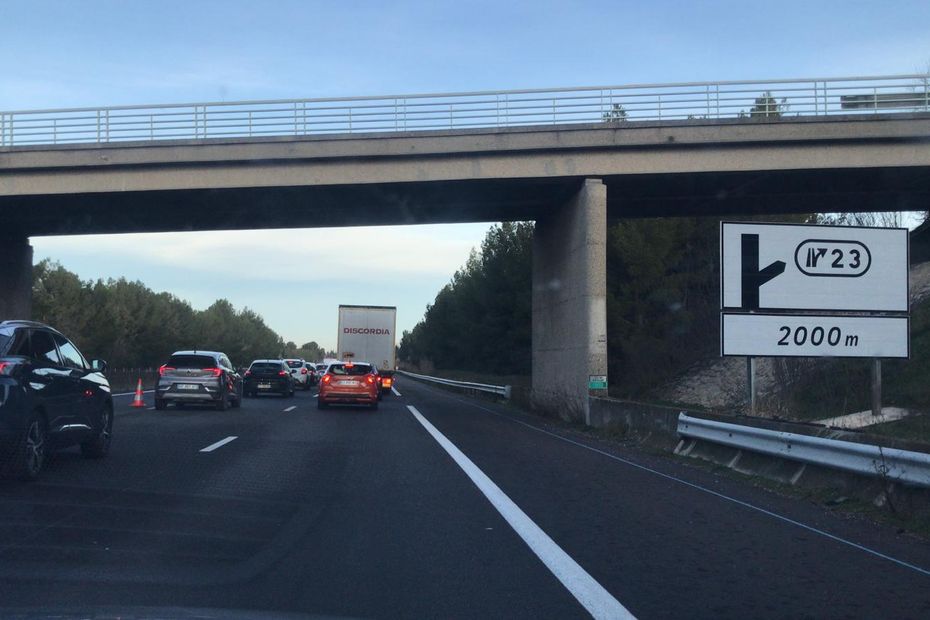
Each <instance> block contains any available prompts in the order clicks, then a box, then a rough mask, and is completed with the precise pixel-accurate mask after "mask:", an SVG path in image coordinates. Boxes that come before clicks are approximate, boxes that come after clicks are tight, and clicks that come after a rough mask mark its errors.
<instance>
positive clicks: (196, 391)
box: [155, 351, 242, 411]
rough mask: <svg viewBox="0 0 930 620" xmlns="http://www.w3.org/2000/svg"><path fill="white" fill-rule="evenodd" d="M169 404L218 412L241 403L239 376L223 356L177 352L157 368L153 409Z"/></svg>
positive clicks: (205, 352) (211, 353)
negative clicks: (197, 405)
mask: <svg viewBox="0 0 930 620" xmlns="http://www.w3.org/2000/svg"><path fill="white" fill-rule="evenodd" d="M168 403H174V404H175V406H176V407H183V406H184V405H185V404H186V403H203V404H212V405H213V406H215V407H216V409H217V410H218V411H225V410H226V407H228V406H232V407H238V406H240V405H241V404H242V377H241V376H240V375H239V373H238V372H236V371H235V370H234V369H233V365H232V362H230V361H229V358H228V357H227V356H226V354H225V353H219V352H217V351H177V352H175V353H174V354H173V355H172V356H171V359H169V360H168V362H167V363H166V364H164V365H163V366H162V367H161V368H159V369H158V384H157V385H156V387H155V408H156V409H158V410H163V409H165V408H167V407H168Z"/></svg>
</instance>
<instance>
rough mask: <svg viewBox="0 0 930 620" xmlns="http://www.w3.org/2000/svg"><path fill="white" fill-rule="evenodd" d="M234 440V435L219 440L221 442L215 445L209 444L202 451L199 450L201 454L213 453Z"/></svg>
mask: <svg viewBox="0 0 930 620" xmlns="http://www.w3.org/2000/svg"><path fill="white" fill-rule="evenodd" d="M236 439H237V437H236V435H230V436H229V437H227V438H226V439H221V440H219V441H218V442H216V443H211V444H210V445H209V446H207V447H206V448H203V449H202V450H201V452H213V451H214V450H216V449H217V448H222V447H223V446H225V445H226V444H228V443H229V442H230V441H235V440H236Z"/></svg>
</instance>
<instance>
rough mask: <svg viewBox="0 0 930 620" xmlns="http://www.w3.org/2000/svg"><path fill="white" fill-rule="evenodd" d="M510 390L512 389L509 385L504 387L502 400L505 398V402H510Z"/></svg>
mask: <svg viewBox="0 0 930 620" xmlns="http://www.w3.org/2000/svg"><path fill="white" fill-rule="evenodd" d="M511 389H512V387H511V386H509V385H505V386H504V398H506V399H507V400H510V392H511Z"/></svg>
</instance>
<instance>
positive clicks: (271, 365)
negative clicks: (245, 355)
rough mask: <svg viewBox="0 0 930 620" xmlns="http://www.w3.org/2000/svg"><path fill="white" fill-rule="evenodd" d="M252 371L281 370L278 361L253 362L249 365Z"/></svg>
mask: <svg viewBox="0 0 930 620" xmlns="http://www.w3.org/2000/svg"><path fill="white" fill-rule="evenodd" d="M249 370H251V371H253V372H269V371H273V372H278V371H279V370H281V364H280V363H278V362H255V363H254V364H252V365H251V366H250V367H249Z"/></svg>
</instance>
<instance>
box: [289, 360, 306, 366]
mask: <svg viewBox="0 0 930 620" xmlns="http://www.w3.org/2000/svg"><path fill="white" fill-rule="evenodd" d="M287 365H288V366H290V367H291V368H300V367H301V366H303V365H304V363H303V362H301V361H300V360H288V361H287Z"/></svg>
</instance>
